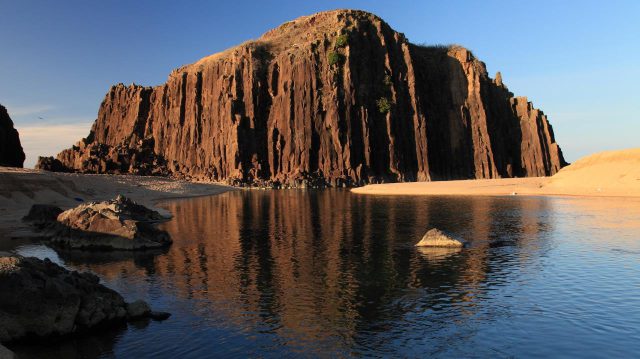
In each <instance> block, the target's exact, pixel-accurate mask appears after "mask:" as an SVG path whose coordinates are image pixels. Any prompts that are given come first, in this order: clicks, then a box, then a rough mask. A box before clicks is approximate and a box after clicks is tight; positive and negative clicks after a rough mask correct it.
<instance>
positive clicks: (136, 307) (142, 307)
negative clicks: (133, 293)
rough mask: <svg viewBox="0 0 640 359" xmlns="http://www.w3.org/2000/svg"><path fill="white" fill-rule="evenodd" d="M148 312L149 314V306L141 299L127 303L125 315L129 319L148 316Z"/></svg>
mask: <svg viewBox="0 0 640 359" xmlns="http://www.w3.org/2000/svg"><path fill="white" fill-rule="evenodd" d="M149 314H151V308H150V307H149V304H147V302H145V301H143V300H136V301H135V302H132V303H129V304H127V316H128V317H129V318H131V319H135V318H142V317H149Z"/></svg>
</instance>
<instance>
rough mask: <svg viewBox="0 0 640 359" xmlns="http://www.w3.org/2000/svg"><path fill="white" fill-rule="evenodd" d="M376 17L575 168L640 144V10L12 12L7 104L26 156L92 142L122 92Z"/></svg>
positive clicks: (2, 2)
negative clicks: (340, 18)
mask: <svg viewBox="0 0 640 359" xmlns="http://www.w3.org/2000/svg"><path fill="white" fill-rule="evenodd" d="M336 8H357V9H363V10H368V11H371V12H373V13H376V14H377V15H379V16H381V17H382V18H383V19H385V20H386V21H387V22H388V23H389V24H390V25H391V26H392V27H393V28H395V29H396V30H397V31H400V32H404V33H405V34H406V35H407V37H408V38H409V40H411V41H412V42H414V43H427V44H435V43H443V44H448V43H458V44H461V45H463V46H466V47H468V48H470V49H471V50H473V52H474V53H475V54H476V56H478V57H479V58H480V59H481V60H483V61H484V62H485V63H486V64H487V68H488V70H489V72H490V73H491V75H492V76H493V75H494V74H495V72H496V71H501V72H502V75H503V80H504V82H505V83H506V84H507V85H508V86H509V88H510V89H511V91H512V92H514V93H515V94H516V95H524V96H528V97H529V99H530V101H533V103H534V105H535V106H536V107H539V108H541V109H543V110H544V111H545V112H546V113H547V114H548V116H549V118H550V121H551V123H552V124H553V126H554V129H555V131H556V138H557V140H558V142H559V143H560V145H561V146H562V148H563V150H564V152H565V155H566V157H567V158H568V160H570V161H572V160H575V159H577V158H579V157H581V156H583V155H586V154H589V153H592V152H596V151H601V150H606V149H618V148H629V147H639V146H640V95H639V92H638V90H637V86H638V84H640V66H639V65H638V64H639V63H640V1H635V0H629V1H608V2H605V1H531V2H529V1H506V0H505V1H497V0H496V1H491V0H489V1H472V0H469V1H329V0H324V1H300V0H297V1H266V0H262V1H238V0H236V1H215V2H214V1H159V0H154V1H151V0H149V1H140V0H137V1H99V2H98V1H86V0H65V1H51V0H47V1H44V0H43V1H35V0H0V14H1V20H0V46H1V48H2V56H0V103H1V104H3V105H5V106H7V108H8V109H9V113H10V114H11V116H12V118H13V119H14V122H15V123H16V126H17V127H18V129H19V130H20V131H21V137H22V139H23V142H24V146H25V149H26V152H27V156H28V158H27V162H26V166H32V165H33V163H34V162H35V156H36V155H37V154H43V155H44V154H46V155H53V154H55V152H57V151H58V150H60V149H61V148H63V147H69V146H70V145H71V144H72V143H73V142H75V141H76V140H78V139H80V138H81V137H83V136H85V135H86V134H87V133H88V129H89V126H90V123H91V122H92V121H93V120H94V119H95V117H96V114H97V110H98V106H99V105H100V102H101V101H102V99H103V97H104V95H105V93H106V91H107V90H108V88H109V86H111V85H112V84H115V83H118V82H123V83H125V84H129V83H131V82H135V83H138V84H143V85H158V84H161V83H163V82H164V81H165V80H166V78H167V76H168V74H169V72H170V71H171V70H172V69H174V68H177V67H179V66H180V65H183V64H187V63H191V62H194V61H196V60H198V59H199V58H201V57H203V56H206V55H209V54H212V53H215V52H218V51H221V50H224V49H225V48H228V47H231V46H234V45H237V44H239V43H241V42H243V41H245V40H248V39H251V38H256V37H258V36H260V35H261V34H262V33H263V32H265V31H267V30H269V29H271V28H273V27H276V26H278V25H279V24H281V23H283V22H285V21H287V20H291V19H293V18H296V17H298V16H302V15H308V14H312V13H314V12H318V11H323V10H330V9H336Z"/></svg>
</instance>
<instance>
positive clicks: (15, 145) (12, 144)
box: [0, 105, 24, 167]
mask: <svg viewBox="0 0 640 359" xmlns="http://www.w3.org/2000/svg"><path fill="white" fill-rule="evenodd" d="M23 164H24V151H23V150H22V145H21V144H20V137H19V136H18V131H16V129H15V128H13V121H11V118H10V117H9V113H8V112H7V109H6V108H5V107H4V106H2V105H0V166H8V167H22V165H23Z"/></svg>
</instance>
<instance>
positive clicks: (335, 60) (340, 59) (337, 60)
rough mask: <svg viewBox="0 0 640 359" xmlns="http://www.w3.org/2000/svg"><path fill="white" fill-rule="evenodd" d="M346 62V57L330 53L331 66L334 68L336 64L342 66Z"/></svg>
mask: <svg viewBox="0 0 640 359" xmlns="http://www.w3.org/2000/svg"><path fill="white" fill-rule="evenodd" d="M343 62H344V55H342V54H340V53H337V52H330V53H329V65H331V66H333V65H336V64H338V65H339V64H342V63H343Z"/></svg>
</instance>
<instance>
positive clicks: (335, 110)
mask: <svg viewBox="0 0 640 359" xmlns="http://www.w3.org/2000/svg"><path fill="white" fill-rule="evenodd" d="M57 159H58V160H60V161H61V163H62V164H63V165H64V166H65V168H69V169H72V170H75V171H80V172H91V173H134V174H135V173H138V174H159V175H166V174H171V175H173V176H178V177H184V178H191V179H210V180H224V181H227V182H228V183H231V184H234V185H246V184H250V185H257V186H261V187H285V188H286V187H322V186H334V187H342V186H352V185H361V184H365V183H379V182H395V181H415V180H418V181H428V180H447V179H466V178H498V177H514V176H518V177H522V176H543V175H552V174H554V173H556V172H557V171H558V170H559V169H560V168H561V167H562V166H563V165H565V161H564V159H563V157H562V152H561V151H560V148H559V147H558V145H557V144H556V142H555V138H554V134H553V130H552V128H551V125H550V124H549V123H548V121H547V118H546V116H545V115H544V114H543V113H542V111H540V110H537V109H535V108H533V106H532V104H531V103H530V102H528V101H527V99H526V98H522V97H516V98H514V97H513V94H512V93H510V92H509V91H508V89H507V88H506V87H505V86H504V84H503V83H502V76H498V78H497V79H496V80H492V79H491V78H490V77H489V76H488V74H487V71H486V68H485V65H484V64H483V63H482V62H481V61H479V60H477V59H476V58H475V57H474V56H473V54H472V53H471V52H470V51H469V50H467V49H465V48H462V47H459V46H450V47H437V46H436V47H424V46H418V45H414V44H411V43H409V42H408V41H407V39H406V38H405V37H404V35H403V34H401V33H398V32H395V31H394V30H393V29H391V28H390V27H389V25H387V24H386V23H385V22H384V21H382V20H381V19H380V18H378V17H377V16H375V15H373V14H370V13H367V12H363V11H352V10H336V11H329V12H323V13H318V14H315V15H312V16H305V17H301V18H299V19H297V20H294V21H291V22H287V23H285V24H283V25H282V26H280V27H278V28H276V29H273V30H271V31H269V32H267V33H266V34H264V35H263V36H262V37H260V38H259V39H258V40H256V41H250V42H247V43H244V44H242V45H240V46H237V47H235V48H232V49H229V50H227V51H224V52H222V53H218V54H215V55H212V56H209V57H206V58H203V59H201V60H200V61H198V62H196V63H194V64H191V65H187V66H183V67H181V68H179V69H177V70H175V71H173V72H172V73H171V74H170V76H169V78H168V80H167V82H166V83H165V84H164V85H160V86H157V87H143V86H138V85H133V84H132V85H130V86H124V85H122V84H119V85H116V86H113V87H112V88H111V89H110V90H109V92H108V93H107V95H106V97H105V99H104V101H103V102H102V105H101V106H100V110H99V112H98V118H97V120H96V121H95V123H94V124H93V127H92V130H91V132H90V134H89V136H88V137H87V138H86V139H83V140H82V141H80V142H79V143H78V144H77V145H76V146H74V147H73V148H71V149H68V150H65V151H63V152H61V153H60V154H58V156H57Z"/></svg>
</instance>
